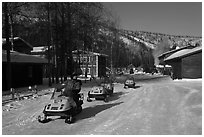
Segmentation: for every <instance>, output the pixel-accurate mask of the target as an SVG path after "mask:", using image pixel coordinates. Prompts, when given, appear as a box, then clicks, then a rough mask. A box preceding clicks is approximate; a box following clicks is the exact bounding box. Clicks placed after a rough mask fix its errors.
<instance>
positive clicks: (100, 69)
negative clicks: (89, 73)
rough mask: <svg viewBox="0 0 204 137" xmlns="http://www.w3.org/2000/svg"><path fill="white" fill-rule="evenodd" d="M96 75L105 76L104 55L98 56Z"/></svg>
mask: <svg viewBox="0 0 204 137" xmlns="http://www.w3.org/2000/svg"><path fill="white" fill-rule="evenodd" d="M98 76H99V77H104V76H106V57H104V56H99V58H98Z"/></svg>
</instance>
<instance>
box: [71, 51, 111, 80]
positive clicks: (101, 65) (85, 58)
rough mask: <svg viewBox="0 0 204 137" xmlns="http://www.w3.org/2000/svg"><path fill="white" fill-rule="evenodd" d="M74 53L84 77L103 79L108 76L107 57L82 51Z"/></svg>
mask: <svg viewBox="0 0 204 137" xmlns="http://www.w3.org/2000/svg"><path fill="white" fill-rule="evenodd" d="M72 53H73V59H74V61H75V62H77V63H79V64H80V68H81V70H82V76H86V75H87V76H89V77H103V76H105V75H106V64H107V57H108V56H107V55H105V54H100V53H95V52H88V51H82V50H75V51H73V52H72Z"/></svg>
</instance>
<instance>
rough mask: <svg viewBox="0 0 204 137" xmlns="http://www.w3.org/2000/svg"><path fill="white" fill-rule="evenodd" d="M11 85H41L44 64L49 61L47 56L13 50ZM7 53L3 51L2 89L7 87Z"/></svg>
mask: <svg viewBox="0 0 204 137" xmlns="http://www.w3.org/2000/svg"><path fill="white" fill-rule="evenodd" d="M10 57H11V87H12V88H18V87H26V86H32V85H40V84H42V82H43V66H44V64H46V63H47V62H48V61H47V59H45V58H41V57H36V56H33V55H28V54H23V53H19V52H16V51H11V53H10ZM6 75H7V53H6V51H5V50H3V51H2V89H3V90H8V87H7V77H6Z"/></svg>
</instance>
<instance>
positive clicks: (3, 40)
mask: <svg viewBox="0 0 204 137" xmlns="http://www.w3.org/2000/svg"><path fill="white" fill-rule="evenodd" d="M18 41H20V42H23V43H24V45H25V46H27V47H28V48H30V49H33V46H32V45H30V44H29V43H28V42H27V41H25V40H24V39H22V38H20V37H14V38H13V42H14V43H15V42H18ZM9 42H11V38H9ZM5 44H6V38H2V45H5Z"/></svg>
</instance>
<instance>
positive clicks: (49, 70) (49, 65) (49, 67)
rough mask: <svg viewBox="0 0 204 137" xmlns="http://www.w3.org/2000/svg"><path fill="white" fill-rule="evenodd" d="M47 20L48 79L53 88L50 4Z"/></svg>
mask: <svg viewBox="0 0 204 137" xmlns="http://www.w3.org/2000/svg"><path fill="white" fill-rule="evenodd" d="M47 6H48V7H47V19H48V31H47V36H48V39H47V46H48V75H49V76H48V78H49V83H48V85H49V86H52V82H51V63H50V43H51V42H50V28H51V26H50V3H49V2H48V5H47Z"/></svg>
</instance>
